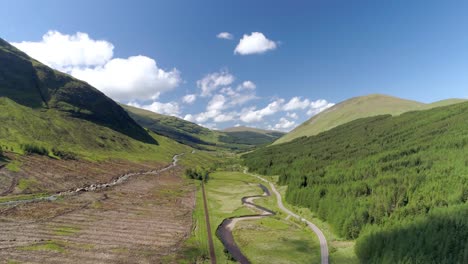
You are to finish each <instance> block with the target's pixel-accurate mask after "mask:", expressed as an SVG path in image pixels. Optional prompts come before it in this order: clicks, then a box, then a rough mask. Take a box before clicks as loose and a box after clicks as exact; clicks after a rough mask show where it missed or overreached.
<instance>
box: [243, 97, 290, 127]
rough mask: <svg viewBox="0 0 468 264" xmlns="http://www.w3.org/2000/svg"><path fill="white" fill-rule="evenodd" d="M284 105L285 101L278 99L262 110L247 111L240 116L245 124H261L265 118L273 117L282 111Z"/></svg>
mask: <svg viewBox="0 0 468 264" xmlns="http://www.w3.org/2000/svg"><path fill="white" fill-rule="evenodd" d="M283 103H284V99H277V100H275V101H273V102H271V103H270V104H268V105H267V106H266V107H265V108H262V109H260V110H255V108H250V109H246V110H245V111H244V112H243V113H242V114H241V115H240V120H241V121H242V122H245V123H254V122H260V121H262V120H263V118H264V117H265V116H269V115H273V114H275V113H277V112H278V111H280V110H281V106H282V104H283Z"/></svg>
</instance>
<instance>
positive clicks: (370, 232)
mask: <svg viewBox="0 0 468 264" xmlns="http://www.w3.org/2000/svg"><path fill="white" fill-rule="evenodd" d="M467 120H468V103H459V104H454V105H450V106H444V107H436V108H432V109H429V110H421V111H412V112H408V113H404V114H401V115H399V116H393V117H392V116H391V115H380V116H375V117H368V118H363V119H358V120H355V121H352V122H349V123H346V124H343V125H340V126H337V127H335V128H333V129H331V130H328V131H325V132H323V133H320V134H318V135H315V136H311V137H302V138H298V139H296V140H294V141H291V142H288V143H285V144H280V145H273V146H269V147H265V148H261V149H258V150H256V151H254V152H251V153H249V154H246V155H244V156H243V159H244V162H245V164H246V165H247V166H248V167H249V168H250V169H251V170H252V171H256V172H258V173H261V174H268V175H279V176H280V177H279V181H280V183H281V184H287V185H288V189H287V193H286V200H287V201H288V202H290V203H292V204H296V205H299V206H304V207H308V208H310V209H311V210H312V211H313V212H314V213H315V214H316V215H317V216H319V217H320V218H322V219H324V220H326V221H327V222H329V223H330V224H331V226H332V228H333V230H334V231H335V232H336V233H338V234H339V235H340V236H342V237H346V238H349V239H356V238H357V245H356V252H357V254H358V256H359V258H360V259H361V262H362V263H468V247H467V245H468V159H467V154H468V133H467V131H468V122H466V121H467Z"/></svg>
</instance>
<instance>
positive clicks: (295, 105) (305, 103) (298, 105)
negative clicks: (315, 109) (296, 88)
mask: <svg viewBox="0 0 468 264" xmlns="http://www.w3.org/2000/svg"><path fill="white" fill-rule="evenodd" d="M309 106H310V100H309V99H304V100H301V98H300V97H297V96H296V97H293V98H291V100H289V102H288V103H287V104H285V105H284V107H283V109H284V110H285V111H291V110H297V109H306V108H307V107H309Z"/></svg>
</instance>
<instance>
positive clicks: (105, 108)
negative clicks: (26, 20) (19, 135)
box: [0, 39, 155, 143]
mask: <svg viewBox="0 0 468 264" xmlns="http://www.w3.org/2000/svg"><path fill="white" fill-rule="evenodd" d="M0 69H1V71H0V97H7V98H10V99H11V100H13V101H15V102H16V103H18V104H20V105H23V106H27V107H30V108H34V109H56V110H59V111H61V112H63V113H67V114H68V115H69V116H70V117H77V118H80V119H86V120H88V121H91V122H94V123H96V124H99V125H102V126H107V127H109V128H111V129H113V130H116V131H118V132H120V133H123V134H126V135H128V136H130V137H132V138H135V139H137V140H141V141H145V142H148V143H155V142H154V140H153V139H152V138H151V137H150V136H149V135H148V133H146V131H145V130H144V129H142V128H141V127H140V126H139V125H138V124H136V123H135V121H133V120H132V119H131V118H130V117H129V116H128V115H127V113H126V112H125V111H124V110H123V109H122V108H121V107H120V106H119V105H117V104H116V103H115V102H114V101H112V100H111V99H110V98H108V97H107V96H105V95H104V94H103V93H101V92H100V91H98V90H97V89H95V88H93V87H92V86H90V85H88V84H87V83H85V82H82V81H80V80H77V79H75V78H73V77H71V76H69V75H67V74H64V73H61V72H58V71H55V70H53V69H51V68H49V67H47V66H45V65H43V64H41V63H40V62H38V61H36V60H34V59H32V58H30V57H29V56H28V55H26V54H25V53H23V52H21V51H20V50H18V49H16V48H15V47H13V46H12V45H10V44H9V43H8V42H6V41H4V40H2V39H0Z"/></svg>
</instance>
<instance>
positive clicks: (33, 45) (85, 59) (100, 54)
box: [11, 30, 114, 69]
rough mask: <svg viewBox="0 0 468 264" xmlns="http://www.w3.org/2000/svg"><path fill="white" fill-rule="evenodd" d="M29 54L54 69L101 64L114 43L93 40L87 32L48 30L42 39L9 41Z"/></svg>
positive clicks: (110, 55)
mask: <svg viewBox="0 0 468 264" xmlns="http://www.w3.org/2000/svg"><path fill="white" fill-rule="evenodd" d="M11 44H13V45H14V46H15V47H17V48H18V49H20V50H22V51H24V52H26V53H27V54H28V55H29V56H31V57H33V58H35V59H37V60H39V61H40V62H42V63H44V64H47V65H49V66H51V67H53V68H56V69H62V68H63V67H69V66H96V65H103V64H105V63H106V62H107V61H109V60H110V59H111V58H112V56H113V50H114V45H112V43H110V42H107V41H105V40H93V39H91V38H90V37H89V35H88V34H86V33H82V32H77V33H76V34H75V35H66V34H62V33H60V32H58V31H54V30H50V31H48V32H47V33H46V34H44V35H43V36H42V41H39V42H30V41H23V42H19V43H11Z"/></svg>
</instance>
